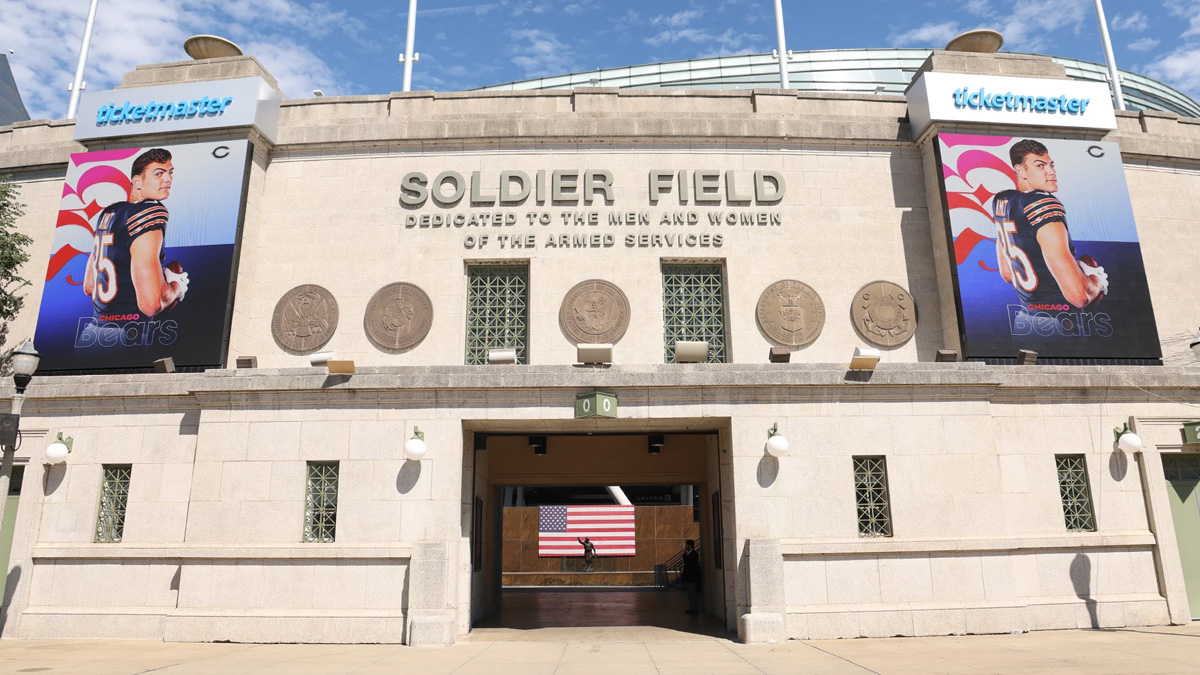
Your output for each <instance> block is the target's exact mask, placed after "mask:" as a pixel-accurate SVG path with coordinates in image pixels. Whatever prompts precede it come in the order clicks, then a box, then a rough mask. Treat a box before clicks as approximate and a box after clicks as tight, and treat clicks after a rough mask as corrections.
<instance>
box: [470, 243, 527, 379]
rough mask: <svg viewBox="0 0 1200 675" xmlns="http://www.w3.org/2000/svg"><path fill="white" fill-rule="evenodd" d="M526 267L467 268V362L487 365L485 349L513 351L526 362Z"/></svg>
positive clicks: (494, 266) (519, 359) (475, 364)
mask: <svg viewBox="0 0 1200 675" xmlns="http://www.w3.org/2000/svg"><path fill="white" fill-rule="evenodd" d="M528 343H529V266H528V265H472V266H470V267H468V268H467V365H469V366H478V365H487V362H488V350H489V349H498V348H507V349H516V350H517V363H528V362H529V361H528V355H527V353H526V349H527V345H528Z"/></svg>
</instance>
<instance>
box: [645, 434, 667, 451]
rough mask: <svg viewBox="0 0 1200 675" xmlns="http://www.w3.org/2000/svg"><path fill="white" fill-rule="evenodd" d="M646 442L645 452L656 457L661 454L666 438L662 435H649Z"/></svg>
mask: <svg viewBox="0 0 1200 675" xmlns="http://www.w3.org/2000/svg"><path fill="white" fill-rule="evenodd" d="M647 442H648V447H647V451H649V453H650V454H652V455H657V454H658V453H659V452H662V447H663V446H664V445H666V444H667V437H666V436H664V435H662V434H650V436H649V437H648V438H647Z"/></svg>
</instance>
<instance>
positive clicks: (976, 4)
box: [964, 0, 992, 16]
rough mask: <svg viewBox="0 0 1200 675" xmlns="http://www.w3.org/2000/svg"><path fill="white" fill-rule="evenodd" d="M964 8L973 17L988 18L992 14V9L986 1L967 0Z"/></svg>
mask: <svg viewBox="0 0 1200 675" xmlns="http://www.w3.org/2000/svg"><path fill="white" fill-rule="evenodd" d="M964 7H965V9H966V10H967V11H968V12H970V13H971V14H974V15H975V16H990V15H991V13H992V8H991V6H990V5H989V4H988V0H967V4H966V5H964Z"/></svg>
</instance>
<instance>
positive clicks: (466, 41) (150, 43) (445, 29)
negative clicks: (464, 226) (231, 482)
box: [0, 0, 1200, 118]
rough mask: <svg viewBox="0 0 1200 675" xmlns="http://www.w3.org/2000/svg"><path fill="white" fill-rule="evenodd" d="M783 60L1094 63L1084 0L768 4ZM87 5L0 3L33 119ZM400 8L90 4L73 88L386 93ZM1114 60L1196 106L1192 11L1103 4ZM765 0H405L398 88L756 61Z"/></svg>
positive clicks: (51, 105) (1195, 11)
mask: <svg viewBox="0 0 1200 675" xmlns="http://www.w3.org/2000/svg"><path fill="white" fill-rule="evenodd" d="M783 4H784V15H785V20H786V26H787V36H788V47H789V48H790V49H795V50H802V49H838V48H858V47H886V46H906V47H941V46H944V45H945V43H946V40H947V39H949V38H950V37H952V36H953V35H955V34H957V33H959V32H962V31H964V30H968V29H971V28H978V27H987V28H994V29H997V30H999V31H1001V32H1002V33H1003V34H1004V36H1005V38H1006V44H1005V47H1004V48H1005V50H1006V51H1036V52H1041V53H1047V54H1053V55H1058V56H1069V57H1074V58H1080V59H1086V60H1090V61H1095V62H1103V60H1104V55H1103V52H1102V50H1101V45H1100V38H1099V34H1098V29H1097V25H1096V17H1095V13H1094V11H1093V8H1092V0H1008V1H1001V0H955V1H949V0H913V1H910V2H896V1H895V0H888V1H885V0H840V1H838V2H800V1H798V0H784V3H783ZM87 5H88V2H87V0H0V17H3V21H0V49H4V50H6V51H7V50H10V49H11V50H13V52H12V54H10V56H9V59H10V62H11V63H12V66H13V70H14V72H15V74H16V77H17V84H18V86H19V87H20V89H21V92H22V94H23V96H24V98H25V101H26V104H27V106H28V107H29V109H30V114H31V115H32V116H33V117H35V118H37V117H53V118H61V117H64V116H65V114H66V107H67V98H68V93H67V91H66V86H67V83H68V82H70V80H71V78H72V76H73V75H74V70H75V59H76V58H77V55H78V50H79V44H80V41H81V37H82V34H83V26H84V20H85V17H86V13H87ZM407 7H408V3H407V2H406V0H389V1H384V0H343V2H340V3H332V2H329V3H325V2H310V1H308V0H250V1H247V0H166V1H163V2H158V3H154V2H148V1H147V0H100V11H99V18H98V20H97V28H96V32H95V36H94V38H93V43H92V53H91V56H90V57H89V60H88V70H87V74H86V76H85V79H86V80H87V82H88V90H89V91H96V90H100V89H106V88H110V87H112V86H114V85H116V84H118V83H119V82H120V78H121V75H122V74H123V73H125V72H126V71H129V70H132V69H133V67H134V66H136V65H138V64H144V63H157V62H162V61H175V60H182V59H186V58H187V56H186V55H185V54H184V52H183V47H182V45H183V41H184V39H185V38H186V37H187V36H189V35H193V34H197V33H214V34H218V35H222V36H225V37H228V38H230V39H232V40H233V41H235V42H237V43H238V44H239V45H241V46H242V47H243V48H244V49H245V51H246V52H247V53H249V54H253V55H255V56H256V57H258V58H259V60H260V61H262V62H263V63H264V64H265V65H266V67H267V68H268V70H270V71H271V72H272V73H273V74H274V75H275V76H276V77H278V78H279V80H280V85H281V87H282V88H283V90H284V93H285V94H286V95H288V96H289V97H291V98H302V97H305V96H309V95H311V94H310V92H311V91H312V90H313V89H317V88H319V89H322V90H323V91H324V92H325V93H326V94H327V95H336V94H382V93H387V92H391V91H398V90H399V89H400V88H401V73H402V70H401V69H402V67H401V65H400V64H399V63H398V62H397V55H398V54H399V53H400V52H401V51H403V49H404V30H405V22H406V17H407ZM1105 10H1106V12H1107V14H1108V19H1109V26H1110V30H1111V32H1112V38H1113V43H1114V48H1115V50H1116V57H1117V62H1118V64H1119V65H1120V66H1121V67H1122V68H1123V69H1126V70H1132V71H1135V72H1139V73H1143V74H1146V75H1149V76H1151V77H1154V78H1156V79H1159V80H1162V81H1164V82H1167V83H1168V84H1171V85H1173V86H1175V87H1177V88H1179V89H1181V90H1183V91H1185V92H1186V93H1189V94H1190V95H1192V96H1193V97H1195V98H1200V0H1108V1H1107V2H1106V3H1105ZM774 46H775V26H774V10H773V4H772V1H771V0H726V1H724V2H695V1H687V0H657V1H649V2H645V1H644V2H629V1H627V0H559V1H558V2H552V1H550V0H494V1H487V0H480V1H472V0H419V9H418V12H417V51H418V52H419V53H420V54H421V59H420V61H419V62H418V63H417V64H416V65H415V69H414V75H413V89H437V90H443V91H446V90H459V89H467V88H471V87H477V86H482V85H486V84H495V83H500V82H508V81H511V80H518V79H525V78H528V77H537V76H540V75H551V74H559V73H565V72H571V71H578V70H590V69H594V68H607V67H613V66H623V65H634V64H639V63H651V62H655V61H666V60H677V59H689V58H696V57H701V56H711V55H717V54H739V53H752V52H764V51H770V50H771V49H772V48H773V47H774Z"/></svg>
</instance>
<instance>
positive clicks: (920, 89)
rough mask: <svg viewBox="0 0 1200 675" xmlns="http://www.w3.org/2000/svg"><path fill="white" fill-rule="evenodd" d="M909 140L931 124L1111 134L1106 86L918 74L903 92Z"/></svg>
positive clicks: (1113, 126) (1112, 123)
mask: <svg viewBox="0 0 1200 675" xmlns="http://www.w3.org/2000/svg"><path fill="white" fill-rule="evenodd" d="M907 95H908V118H909V121H910V122H911V124H912V131H913V136H914V137H916V136H919V135H920V134H921V132H923V131H924V130H925V128H926V127H927V126H929V124H930V123H931V122H980V123H984V124H1019V125H1022V126H1045V127H1071V128H1076V129H1116V128H1117V118H1116V115H1115V114H1114V113H1113V107H1112V99H1111V98H1110V95H1109V91H1108V85H1104V84H1100V83H1097V82H1077V81H1075V80H1042V79H1034V78H1028V77H998V76H994V75H968V74H961V73H936V72H929V73H924V74H923V75H921V77H920V78H919V79H918V80H917V81H916V82H915V83H913V85H912V87H910V88H909V90H908V94H907Z"/></svg>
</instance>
